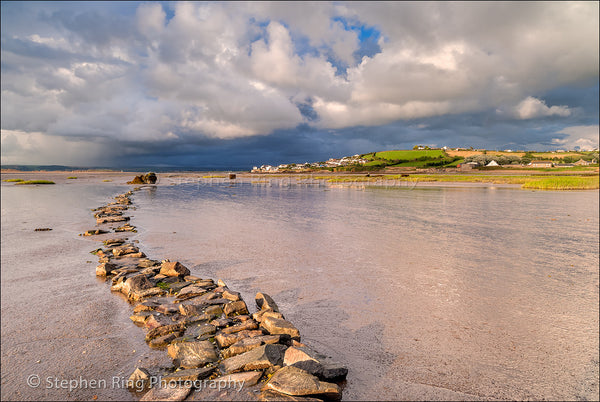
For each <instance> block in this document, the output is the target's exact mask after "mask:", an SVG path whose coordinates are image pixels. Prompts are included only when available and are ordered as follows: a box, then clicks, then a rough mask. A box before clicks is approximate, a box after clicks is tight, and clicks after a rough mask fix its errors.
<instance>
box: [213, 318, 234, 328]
mask: <svg viewBox="0 0 600 402" xmlns="http://www.w3.org/2000/svg"><path fill="white" fill-rule="evenodd" d="M232 323H233V319H231V318H217V319H215V320H212V321H211V322H210V324H212V325H214V326H215V327H217V328H223V327H226V326H228V325H231V324H232Z"/></svg>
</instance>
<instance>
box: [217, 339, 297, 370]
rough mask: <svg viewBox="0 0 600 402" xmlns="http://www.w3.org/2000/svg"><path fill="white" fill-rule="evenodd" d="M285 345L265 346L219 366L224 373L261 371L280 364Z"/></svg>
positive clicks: (223, 362)
mask: <svg viewBox="0 0 600 402" xmlns="http://www.w3.org/2000/svg"><path fill="white" fill-rule="evenodd" d="M285 348H286V346H284V345H263V346H259V347H258V348H255V349H252V350H251V351H249V352H245V353H242V354H240V355H237V356H233V357H230V358H228V359H225V360H223V361H222V362H221V364H220V365H219V369H220V370H221V372H223V373H228V374H229V373H235V372H238V371H250V370H261V369H265V368H268V367H271V366H275V365H277V364H280V363H281V361H282V357H283V352H284V350H285Z"/></svg>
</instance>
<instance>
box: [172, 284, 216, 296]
mask: <svg viewBox="0 0 600 402" xmlns="http://www.w3.org/2000/svg"><path fill="white" fill-rule="evenodd" d="M206 292H207V290H206V289H205V288H202V287H200V286H196V285H190V286H186V287H185V288H183V289H182V290H181V291H180V292H179V294H177V298H178V299H187V298H192V297H196V296H202V295H203V294H205V293H206ZM211 294H213V295H214V293H211ZM214 297H217V296H216V295H214Z"/></svg>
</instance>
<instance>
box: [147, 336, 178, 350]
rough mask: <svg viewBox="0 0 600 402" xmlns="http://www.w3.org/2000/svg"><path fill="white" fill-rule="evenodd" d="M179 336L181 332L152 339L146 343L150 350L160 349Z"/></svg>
mask: <svg viewBox="0 0 600 402" xmlns="http://www.w3.org/2000/svg"><path fill="white" fill-rule="evenodd" d="M180 334H181V332H172V333H170V334H167V335H163V336H159V337H158V338H154V339H152V340H151V341H150V342H148V346H150V347H151V348H162V347H164V346H167V345H169V344H170V343H171V342H173V341H174V340H175V339H176V338H177V337H178V336H179V335H180Z"/></svg>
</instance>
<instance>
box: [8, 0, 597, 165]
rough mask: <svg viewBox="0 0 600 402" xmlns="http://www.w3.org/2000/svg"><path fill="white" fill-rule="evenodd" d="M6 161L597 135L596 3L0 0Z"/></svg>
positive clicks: (223, 156)
mask: <svg viewBox="0 0 600 402" xmlns="http://www.w3.org/2000/svg"><path fill="white" fill-rule="evenodd" d="M1 11H2V28H1V29H2V31H1V40H2V43H1V44H2V48H1V52H2V66H1V67H2V70H1V74H2V99H1V101H2V116H1V118H2V120H1V128H2V132H1V137H2V163H3V164H15V163H17V164H27V163H31V164H41V163H46V164H50V163H53V164H77V165H90V166H91V165H95V166H99V165H105V166H108V165H112V166H134V165H182V166H217V167H218V166H251V165H253V164H260V163H280V162H286V161H287V162H304V161H316V160H322V159H326V158H328V157H331V156H343V155H347V154H355V153H362V152H367V151H374V150H382V149H390V148H406V147H412V146H413V145H414V144H428V145H437V146H443V145H447V146H476V147H487V148H500V149H503V148H512V149H538V150H545V149H557V148H563V149H564V148H574V147H580V148H582V149H589V148H595V147H597V146H598V73H599V71H598V64H599V63H598V25H599V21H598V12H599V10H598V2H506V3H505V2H481V3H472V2H465V3H462V2H461V3H447V2H442V3H431V2H424V3H420V2H414V3H413V2H381V3H378V2H375V3H373V2H368V3H367V2H365V3H362V2H348V3H338V2H335V3H325V2H317V3H305V2H289V3H287V2H253V3H240V2H223V3H213V2H211V3H204V2H189V3H188V2H182V3H170V2H169V3H154V2H147V3H137V2H114V3H113V2H106V3H105V2H82V3H62V2H56V3H52V2H33V3H27V2H3V3H2V10H1Z"/></svg>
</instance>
